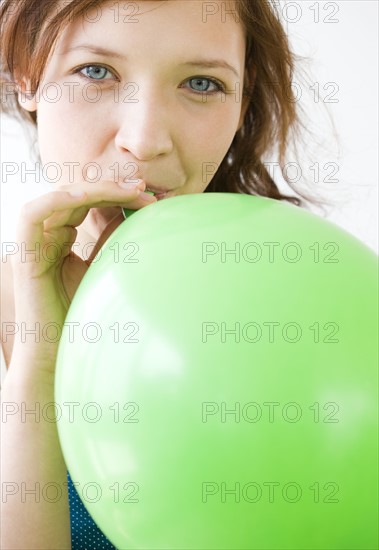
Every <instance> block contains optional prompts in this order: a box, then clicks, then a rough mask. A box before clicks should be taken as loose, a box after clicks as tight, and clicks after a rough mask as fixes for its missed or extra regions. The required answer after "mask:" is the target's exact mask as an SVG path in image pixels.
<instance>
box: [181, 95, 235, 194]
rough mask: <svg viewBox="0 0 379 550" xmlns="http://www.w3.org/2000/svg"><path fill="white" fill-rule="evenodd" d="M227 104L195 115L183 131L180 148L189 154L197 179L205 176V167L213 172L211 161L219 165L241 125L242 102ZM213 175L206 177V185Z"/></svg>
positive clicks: (187, 164) (188, 167) (191, 168)
mask: <svg viewBox="0 0 379 550" xmlns="http://www.w3.org/2000/svg"><path fill="white" fill-rule="evenodd" d="M220 102H221V100H220ZM226 107H227V104H226V103H221V105H219V106H218V108H214V109H213V112H211V111H210V110H209V112H207V113H205V114H204V115H203V116H199V117H198V118H196V119H192V120H191V121H190V122H188V123H187V124H186V127H185V129H184V130H183V132H182V133H181V138H180V143H181V152H182V154H183V155H184V157H185V158H186V166H187V169H188V172H190V173H191V175H192V176H193V177H194V178H195V180H196V181H197V182H199V181H202V180H203V179H204V178H203V175H204V169H205V172H206V173H207V174H211V173H212V170H211V167H212V165H213V166H215V165H217V166H219V164H220V163H221V162H222V160H223V158H224V157H225V155H226V153H227V152H228V150H229V147H230V145H231V143H232V141H233V139H234V136H235V133H236V131H237V129H238V123H239V118H240V112H241V108H240V106H238V104H237V105H231V106H230V108H226ZM199 178H200V179H199ZM210 179H211V178H210V177H207V179H206V181H204V182H203V183H204V188H205V187H206V186H207V185H208V183H209V181H210Z"/></svg>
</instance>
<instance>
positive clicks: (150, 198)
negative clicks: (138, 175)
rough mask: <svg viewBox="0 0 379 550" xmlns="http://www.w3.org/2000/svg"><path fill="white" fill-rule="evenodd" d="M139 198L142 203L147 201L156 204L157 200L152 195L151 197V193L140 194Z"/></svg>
mask: <svg viewBox="0 0 379 550" xmlns="http://www.w3.org/2000/svg"><path fill="white" fill-rule="evenodd" d="M140 198H141V199H142V200H144V201H149V202H156V200H157V199H156V198H155V197H154V195H152V194H151V193H144V192H141V193H140Z"/></svg>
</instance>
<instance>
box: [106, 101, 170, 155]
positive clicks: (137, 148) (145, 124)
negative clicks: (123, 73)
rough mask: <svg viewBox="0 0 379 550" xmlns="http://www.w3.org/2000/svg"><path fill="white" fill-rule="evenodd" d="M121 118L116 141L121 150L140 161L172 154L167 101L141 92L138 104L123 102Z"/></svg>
mask: <svg viewBox="0 0 379 550" xmlns="http://www.w3.org/2000/svg"><path fill="white" fill-rule="evenodd" d="M165 103H166V104H165ZM118 115H119V119H118V120H119V122H118V130H117V133H116V138H115V145H116V148H117V150H118V151H121V152H125V151H126V152H129V153H131V154H132V155H133V156H134V157H135V158H136V159H137V160H140V161H149V160H152V159H154V158H156V157H158V156H160V155H167V154H169V153H170V152H171V151H172V149H173V140H172V136H171V130H172V126H171V121H172V117H170V113H169V109H168V107H167V102H165V101H164V100H163V99H161V100H160V99H159V98H157V94H156V91H155V93H154V92H153V91H150V93H149V92H148V91H147V90H146V91H145V93H143V94H142V93H141V92H139V93H138V99H137V101H136V102H127V103H123V104H122V106H121V112H119V113H118Z"/></svg>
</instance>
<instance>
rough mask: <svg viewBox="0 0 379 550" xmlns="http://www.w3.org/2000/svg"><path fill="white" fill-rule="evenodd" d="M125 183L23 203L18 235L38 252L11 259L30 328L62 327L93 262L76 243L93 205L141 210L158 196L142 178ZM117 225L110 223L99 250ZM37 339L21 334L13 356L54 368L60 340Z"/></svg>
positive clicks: (22, 318) (84, 186)
mask: <svg viewBox="0 0 379 550" xmlns="http://www.w3.org/2000/svg"><path fill="white" fill-rule="evenodd" d="M121 185H125V183H121ZM121 185H119V184H117V183H115V182H111V181H104V182H98V183H96V184H88V183H81V184H72V185H67V186H63V187H61V188H59V190H58V191H54V192H51V193H48V194H46V195H43V196H42V197H39V198H38V199H35V200H33V201H31V202H29V203H27V204H26V205H25V206H24V207H23V209H22V211H21V218H20V223H19V227H18V233H17V240H18V243H19V250H20V251H22V250H24V251H30V250H33V251H35V253H34V254H33V253H28V254H25V253H24V254H23V255H22V253H21V252H19V254H17V255H15V256H13V258H12V268H13V273H14V289H15V311H16V323H22V322H23V323H25V326H26V327H27V328H28V329H30V328H31V327H35V326H36V323H38V324H39V331H40V335H43V334H44V329H45V327H47V326H50V327H52V326H53V325H54V326H56V327H60V328H62V327H63V324H64V320H65V318H66V315H67V311H68V307H69V305H70V301H71V299H72V297H73V295H74V294H75V292H76V289H77V287H78V285H79V283H80V281H81V280H82V278H83V276H84V274H85V272H86V271H87V269H88V263H87V262H85V261H83V260H82V259H81V258H79V257H78V256H77V255H76V254H74V252H73V251H72V247H73V244H74V242H75V239H76V235H77V229H76V227H78V226H79V225H80V224H81V223H82V222H83V221H84V219H85V218H86V216H87V214H88V212H89V210H90V208H106V207H115V206H120V207H127V208H130V209H135V210H138V209H140V208H143V207H144V206H147V205H148V204H151V203H153V202H156V200H157V199H155V197H154V196H152V195H149V194H146V193H143V192H142V190H144V189H145V184H144V183H143V182H141V183H140V184H139V186H138V187H133V188H130V189H125V188H123V187H121ZM116 226H117V224H116V225H115V224H114V223H113V222H110V224H108V226H107V227H106V228H105V229H104V231H103V233H102V235H101V236H100V238H99V240H98V243H97V244H96V246H95V251H97V250H98V249H99V248H100V245H101V244H103V242H104V241H105V240H106V238H107V237H108V236H109V235H110V234H111V232H112V231H113V230H114V229H115V227H116ZM21 244H22V246H20V245H21ZM22 256H24V257H22ZM92 256H93V255H92ZM37 340H38V338H37V337H36V336H34V337H33V335H30V338H29V340H28V339H27V341H26V342H25V341H24V342H21V341H18V340H17V338H16V340H15V345H14V350H13V354H15V353H16V354H17V355H18V356H20V355H21V357H23V358H24V357H25V356H26V354H27V355H28V356H29V357H33V358H34V359H33V360H34V362H35V363H38V364H39V365H40V368H45V369H47V370H49V371H53V370H54V368H55V359H56V352H57V347H58V342H59V340H58V341H57V342H56V343H55V342H53V341H52V340H53V339H52V338H49V339H48V341H45V340H44V339H43V338H39V341H37ZM13 354H12V357H13Z"/></svg>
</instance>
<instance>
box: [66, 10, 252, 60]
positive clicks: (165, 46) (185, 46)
mask: <svg viewBox="0 0 379 550" xmlns="http://www.w3.org/2000/svg"><path fill="white" fill-rule="evenodd" d="M83 40H84V41H85V42H94V43H95V44H97V45H104V44H106V46H107V47H108V48H109V49H120V47H121V48H122V47H123V46H125V47H128V48H129V47H130V46H131V45H132V44H133V43H134V44H137V43H138V53H140V54H141V55H152V54H154V52H157V51H158V50H159V51H160V52H162V53H164V54H166V55H168V54H170V55H172V54H173V53H176V54H178V55H181V54H183V55H185V54H186V53H187V52H188V50H190V51H195V50H196V53H202V52H203V51H204V49H207V52H211V53H214V54H217V53H227V54H228V55H229V56H230V57H234V58H236V56H237V57H238V56H239V57H241V51H244V48H245V33H244V29H243V25H242V22H241V21H240V19H239V16H238V13H237V10H236V5H235V1H234V0H229V1H225V0H213V1H212V2H207V1H204V0H139V1H133V2H127V1H124V0H123V1H117V2H115V1H113V0H112V1H106V2H102V3H100V4H99V5H98V6H96V7H95V8H92V9H89V10H88V11H86V13H85V14H84V15H83V16H81V17H80V18H78V19H77V20H75V21H73V22H71V23H70V24H69V25H68V26H67V27H66V28H65V30H64V31H63V32H62V34H61V35H60V37H59V40H58V42H57V45H56V48H55V51H56V52H58V53H62V52H63V51H66V50H67V49H70V48H72V47H75V46H77V45H78V44H80V43H82V42H83ZM134 50H137V48H135V49H134Z"/></svg>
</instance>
